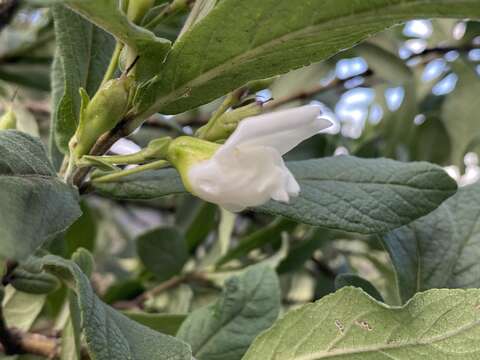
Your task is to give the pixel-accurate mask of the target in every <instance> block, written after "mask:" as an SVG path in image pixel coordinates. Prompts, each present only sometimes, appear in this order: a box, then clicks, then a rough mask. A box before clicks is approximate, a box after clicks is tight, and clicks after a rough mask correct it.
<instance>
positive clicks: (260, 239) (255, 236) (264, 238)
mask: <svg viewBox="0 0 480 360" xmlns="http://www.w3.org/2000/svg"><path fill="white" fill-rule="evenodd" d="M296 226H297V224H296V223H294V222H292V221H289V220H288V219H281V218H279V219H276V220H275V221H273V222H272V223H271V224H269V225H268V226H266V227H263V228H261V229H259V230H257V231H255V232H253V233H251V234H249V235H247V236H245V237H244V238H243V239H240V240H239V243H238V245H237V246H235V247H234V248H233V249H230V250H229V251H228V252H227V253H226V254H225V255H224V256H222V257H221V258H220V259H218V261H217V262H216V266H222V265H223V264H226V263H227V262H229V261H230V260H233V259H238V258H240V257H242V256H246V255H248V254H249V253H250V251H252V250H255V249H258V248H261V247H262V246H265V245H266V244H274V243H277V244H280V243H281V240H282V233H283V232H284V231H291V230H293V229H294V228H295V227H296Z"/></svg>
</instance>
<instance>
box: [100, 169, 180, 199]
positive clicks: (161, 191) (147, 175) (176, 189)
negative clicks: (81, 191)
mask: <svg viewBox="0 0 480 360" xmlns="http://www.w3.org/2000/svg"><path fill="white" fill-rule="evenodd" d="M93 185H94V186H95V188H96V190H97V191H98V192H99V193H100V194H102V195H104V196H109V197H113V198H116V199H141V200H150V199H155V198H158V197H162V196H165V195H170V194H182V193H185V188H184V187H183V184H182V180H181V179H180V176H179V175H178V173H177V172H176V171H175V170H174V169H165V170H161V171H145V172H143V173H140V174H138V175H135V176H128V177H126V178H123V179H122V180H120V181H118V182H114V183H95V181H93Z"/></svg>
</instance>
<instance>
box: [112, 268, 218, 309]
mask: <svg viewBox="0 0 480 360" xmlns="http://www.w3.org/2000/svg"><path fill="white" fill-rule="evenodd" d="M189 281H200V282H208V283H210V281H209V280H208V279H206V278H205V277H204V276H202V274H201V273H187V274H183V275H178V276H174V277H173V278H171V279H169V280H167V281H165V282H163V283H161V284H160V285H158V286H156V287H154V288H152V289H150V290H148V291H145V292H143V293H141V294H140V295H138V296H137V297H136V298H134V299H132V300H127V301H118V302H116V303H115V304H113V307H114V308H116V309H119V310H128V309H135V308H138V309H142V308H143V303H144V302H145V301H146V300H148V299H151V298H153V297H155V296H157V295H159V294H161V293H163V292H165V291H167V290H170V289H172V288H174V287H177V286H178V285H180V284H183V283H185V282H189Z"/></svg>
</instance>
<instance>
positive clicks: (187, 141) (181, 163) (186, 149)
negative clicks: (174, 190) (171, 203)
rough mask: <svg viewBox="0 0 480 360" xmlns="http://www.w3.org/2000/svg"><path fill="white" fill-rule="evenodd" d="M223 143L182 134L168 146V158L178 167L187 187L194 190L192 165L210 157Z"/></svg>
mask: <svg viewBox="0 0 480 360" xmlns="http://www.w3.org/2000/svg"><path fill="white" fill-rule="evenodd" d="M220 146H221V145H219V144H215V143H212V142H210V141H206V140H202V139H198V138H194V137H191V136H180V137H178V138H176V139H175V140H173V141H172V142H171V143H170V146H169V147H168V153H167V160H168V161H169V162H170V163H171V164H172V165H173V166H174V167H175V168H176V169H177V171H178V172H179V173H180V176H181V178H182V181H183V184H184V185H185V188H186V189H187V190H188V191H190V192H192V186H191V184H190V180H189V178H188V172H189V170H190V169H191V167H192V166H194V165H196V164H198V163H200V162H202V161H205V160H208V159H210V158H211V157H212V156H213V154H215V152H216V151H217V150H218V148H219V147H220Z"/></svg>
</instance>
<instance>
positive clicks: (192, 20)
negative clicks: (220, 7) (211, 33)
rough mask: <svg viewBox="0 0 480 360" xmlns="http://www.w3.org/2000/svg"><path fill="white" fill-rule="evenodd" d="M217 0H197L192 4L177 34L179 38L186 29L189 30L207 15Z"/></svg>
mask: <svg viewBox="0 0 480 360" xmlns="http://www.w3.org/2000/svg"><path fill="white" fill-rule="evenodd" d="M218 1H219V0H197V1H195V3H194V4H193V8H192V10H191V11H190V14H189V15H188V18H187V20H186V21H185V25H183V28H182V31H181V32H180V34H179V35H178V38H179V39H180V38H181V37H182V36H183V35H184V34H185V33H186V32H187V31H189V30H191V29H192V28H193V27H194V26H195V25H196V24H197V23H198V22H200V20H202V19H203V18H204V17H205V16H207V15H208V14H209V13H210V11H212V9H213V8H214V7H215V6H216V5H217V3H218Z"/></svg>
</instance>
